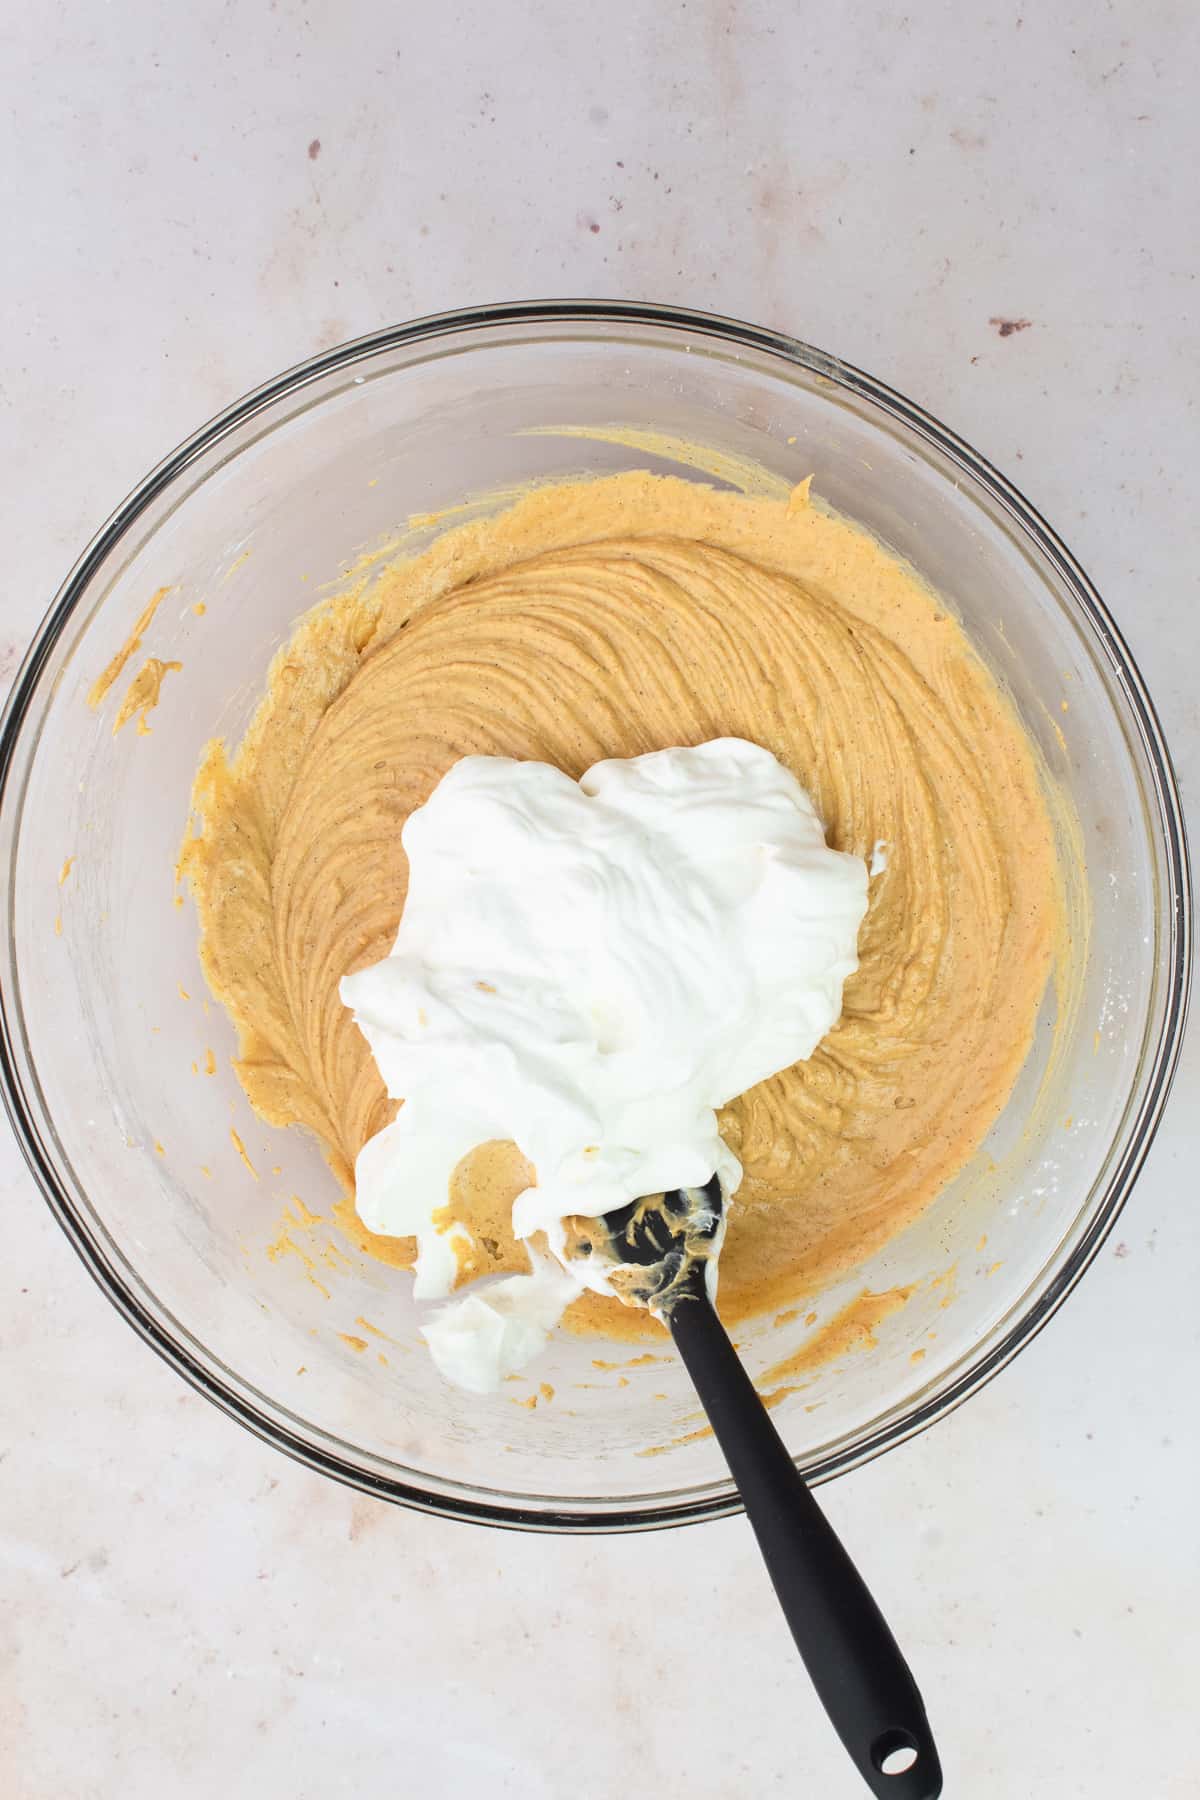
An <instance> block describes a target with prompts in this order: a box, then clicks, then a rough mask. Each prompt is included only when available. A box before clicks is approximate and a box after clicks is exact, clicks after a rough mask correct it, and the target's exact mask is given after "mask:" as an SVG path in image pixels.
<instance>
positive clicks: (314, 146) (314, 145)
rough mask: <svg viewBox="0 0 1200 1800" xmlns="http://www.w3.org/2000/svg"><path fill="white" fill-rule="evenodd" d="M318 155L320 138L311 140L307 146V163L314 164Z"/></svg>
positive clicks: (319, 152)
mask: <svg viewBox="0 0 1200 1800" xmlns="http://www.w3.org/2000/svg"><path fill="white" fill-rule="evenodd" d="M320 154H321V140H320V138H313V140H312V142H311V143H310V144H309V146H308V160H309V162H316V160H317V158H318V156H320Z"/></svg>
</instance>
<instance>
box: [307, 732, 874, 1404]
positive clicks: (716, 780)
mask: <svg viewBox="0 0 1200 1800" xmlns="http://www.w3.org/2000/svg"><path fill="white" fill-rule="evenodd" d="M403 844H404V849H405V851H406V853H407V855H408V862H409V879H408V897H407V899H406V901H405V906H404V916H403V918H402V919H401V922H400V930H399V932H398V934H397V937H396V942H395V946H394V948H393V950H392V953H391V955H390V956H388V957H385V958H384V960H383V961H382V962H379V963H376V964H375V965H374V967H372V968H369V969H364V970H361V971H360V972H359V973H358V974H355V975H349V976H347V977H346V978H345V979H344V980H343V982H342V984H341V996H342V999H343V1001H344V1002H345V1004H346V1005H347V1006H348V1007H350V1008H351V1009H352V1010H353V1013H354V1017H355V1019H356V1021H357V1023H358V1025H359V1026H360V1028H361V1030H362V1031H363V1032H364V1034H365V1035H366V1038H367V1041H368V1043H369V1044H370V1046H371V1049H372V1051H373V1053H374V1056H375V1061H376V1063H377V1065H378V1067H379V1072H380V1074H381V1076H382V1077H383V1080H384V1083H385V1084H386V1087H387V1090H388V1093H389V1094H391V1095H392V1096H393V1097H395V1098H396V1099H401V1100H403V1102H404V1104H403V1106H402V1107H401V1108H400V1111H399V1113H398V1114H397V1116H396V1118H395V1120H394V1121H393V1122H392V1124H390V1125H388V1126H387V1127H385V1129H384V1130H383V1131H381V1132H379V1133H378V1135H377V1136H375V1137H374V1138H372V1139H371V1140H370V1141H369V1142H368V1143H367V1144H365V1145H364V1146H363V1149H362V1150H361V1152H360V1154H359V1157H358V1162H357V1166H356V1171H355V1173H356V1181H357V1205H358V1211H359V1214H360V1216H361V1217H362V1219H363V1222H364V1223H365V1224H366V1225H368V1226H369V1227H370V1229H371V1230H372V1231H377V1232H382V1233H385V1234H386V1235H389V1236H397V1237H406V1236H409V1235H415V1236H416V1238H417V1240H418V1246H419V1250H418V1257H417V1264H416V1285H415V1289H414V1292H415V1293H416V1295H417V1297H418V1298H432V1297H437V1296H445V1295H448V1294H449V1293H450V1291H451V1288H452V1286H453V1283H454V1278H455V1274H456V1270H457V1260H458V1259H457V1254H456V1249H455V1245H456V1243H457V1244H462V1243H464V1242H465V1243H467V1244H469V1243H470V1232H469V1230H468V1228H467V1226H466V1225H465V1224H463V1223H462V1222H460V1221H455V1220H453V1219H448V1218H447V1213H446V1209H447V1206H448V1203H449V1197H450V1180H451V1176H452V1175H453V1173H454V1170H455V1168H456V1166H457V1165H458V1163H459V1162H460V1161H461V1160H462V1158H463V1157H465V1156H466V1155H467V1154H468V1152H469V1151H471V1150H473V1149H474V1148H475V1147H476V1146H477V1145H479V1144H482V1143H486V1142H488V1141H489V1140H492V1139H512V1140H513V1141H514V1142H515V1143H516V1144H517V1145H518V1147H519V1148H520V1150H521V1151H522V1152H523V1153H524V1155H525V1157H526V1158H527V1159H528V1161H529V1162H530V1163H532V1164H533V1166H534V1168H535V1169H536V1171H537V1185H536V1186H534V1187H530V1188H527V1189H526V1190H525V1191H524V1192H523V1193H522V1194H521V1195H520V1196H519V1197H518V1199H517V1200H516V1202H515V1204H514V1207H513V1226H514V1230H515V1232H516V1234H517V1236H518V1237H520V1238H523V1239H529V1238H531V1237H533V1236H534V1234H535V1233H538V1232H544V1233H545V1236H546V1240H547V1242H548V1245H549V1249H550V1252H551V1254H550V1255H549V1256H548V1255H546V1254H545V1252H544V1250H541V1249H540V1248H537V1247H535V1246H533V1245H531V1246H530V1273H529V1274H528V1275H515V1276H513V1275H510V1276H507V1277H504V1278H502V1279H500V1280H497V1281H494V1282H491V1283H483V1282H480V1283H476V1284H474V1285H473V1286H472V1287H471V1288H470V1290H469V1291H467V1292H466V1293H465V1294H464V1295H463V1296H462V1297H461V1298H457V1299H455V1300H454V1301H452V1302H451V1303H450V1304H449V1305H447V1306H445V1307H442V1308H441V1309H439V1311H438V1312H437V1313H436V1314H435V1315H434V1316H433V1318H432V1319H431V1320H430V1322H429V1323H428V1324H427V1325H426V1326H425V1327H424V1335H425V1338H426V1340H427V1342H428V1343H429V1347H430V1350H431V1351H432V1353H433V1356H434V1359H435V1361H436V1362H437V1363H438V1366H439V1367H440V1368H441V1370H442V1372H443V1373H444V1374H445V1375H446V1376H447V1378H448V1379H450V1380H452V1381H454V1382H456V1383H457V1384H458V1385H460V1386H462V1387H465V1388H470V1389H472V1390H474V1391H477V1392H486V1391H488V1390H490V1389H492V1388H494V1387H495V1386H497V1385H498V1383H499V1382H500V1380H501V1379H502V1378H503V1376H504V1375H506V1374H509V1373H511V1372H513V1371H514V1370H516V1369H518V1368H521V1367H523V1366H524V1365H525V1364H526V1363H527V1362H528V1361H529V1360H530V1359H531V1358H532V1357H533V1356H534V1355H536V1353H537V1351H538V1350H539V1349H540V1348H541V1347H542V1345H543V1344H544V1343H545V1341H546V1337H547V1335H548V1333H549V1332H550V1331H551V1330H552V1329H553V1327H554V1325H555V1323H556V1322H557V1320H558V1319H559V1318H560V1317H561V1314H562V1312H563V1310H564V1308H565V1307H566V1306H567V1304H568V1303H569V1302H570V1300H571V1299H572V1298H574V1297H575V1295H577V1294H579V1293H580V1292H582V1291H583V1290H584V1289H585V1288H588V1287H591V1288H594V1289H599V1290H601V1291H603V1290H605V1289H606V1288H607V1282H606V1278H605V1274H604V1269H603V1266H602V1259H599V1258H596V1257H592V1258H580V1257H573V1258H568V1257H567V1256H566V1252H565V1248H564V1245H565V1233H564V1229H563V1220H564V1219H566V1218H568V1217H571V1216H574V1215H582V1216H584V1217H589V1218H590V1217H599V1216H601V1215H603V1214H604V1213H607V1212H611V1211H612V1210H614V1209H615V1208H616V1207H619V1206H623V1205H625V1204H627V1203H628V1202H629V1201H630V1200H633V1199H636V1198H637V1197H639V1196H640V1195H643V1194H655V1193H659V1192H661V1191H664V1190H669V1189H672V1188H678V1187H700V1186H702V1185H703V1184H704V1183H705V1182H706V1181H708V1179H709V1178H710V1177H711V1176H712V1175H713V1173H714V1172H716V1173H717V1174H718V1175H719V1176H720V1178H721V1183H722V1187H723V1190H724V1194H725V1197H726V1200H727V1201H728V1199H729V1197H730V1196H731V1195H732V1194H733V1193H734V1191H735V1190H736V1188H737V1186H738V1183H739V1182H740V1180H741V1173H742V1172H741V1166H740V1164H739V1163H738V1161H737V1158H736V1157H735V1156H734V1155H733V1153H732V1152H731V1151H730V1149H729V1148H728V1146H727V1145H726V1144H725V1143H724V1142H723V1141H722V1139H721V1136H720V1134H719V1132H718V1130H717V1120H716V1111H715V1109H716V1108H718V1107H720V1106H723V1105H724V1104H725V1103H726V1102H728V1101H729V1100H732V1099H734V1098H735V1097H736V1096H737V1095H738V1094H741V1093H744V1092H745V1090H746V1089H747V1088H750V1087H753V1086H754V1085H755V1083H757V1082H759V1081H763V1080H765V1079H766V1078H767V1077H768V1076H770V1075H773V1074H775V1073H777V1071H779V1070H780V1069H786V1068H788V1067H789V1066H790V1065H791V1064H792V1063H794V1062H797V1061H799V1060H800V1059H802V1058H805V1057H808V1056H811V1054H812V1052H813V1050H814V1049H815V1048H816V1046H817V1045H818V1044H819V1043H820V1041H821V1039H822V1038H823V1037H824V1036H825V1034H826V1033H827V1032H828V1031H829V1030H830V1028H831V1027H832V1026H833V1025H834V1024H835V1023H836V1022H837V1019H838V1017H839V1015H840V1013H841V1008H842V984H843V982H844V981H845V980H846V977H847V976H848V975H850V974H852V973H853V971H854V970H855V969H856V968H857V966H858V959H857V953H856V945H857V938H858V928H859V925H860V924H861V922H862V918H863V915H864V913H865V911H866V906H867V869H866V865H865V863H864V862H863V860H862V859H861V858H860V857H856V856H848V855H844V854H842V853H841V852H839V851H835V850H830V849H829V848H828V847H827V846H826V843H825V835H824V831H823V829H822V826H821V822H820V820H819V819H818V817H817V815H816V812H815V811H814V809H813V806H812V802H811V801H810V800H809V798H808V795H807V794H806V793H805V791H804V789H803V788H802V787H801V786H800V784H799V782H798V781H796V779H795V778H794V776H792V775H790V774H789V773H788V771H787V770H786V769H784V768H783V767H782V765H781V764H780V763H778V762H777V761H776V760H775V758H774V757H773V756H772V755H771V754H770V753H769V751H766V750H763V749H761V748H760V747H759V746H757V745H755V744H750V743H746V742H744V741H743V740H741V739H738V738H719V739H716V740H715V741H713V742H712V743H708V744H701V745H699V746H698V747H697V748H695V749H674V750H660V751H656V752H654V753H653V754H651V755H648V756H638V757H633V758H631V759H630V760H629V761H624V762H622V761H609V762H601V763H597V764H596V765H595V767H594V768H591V769H589V770H588V772H587V773H586V775H584V776H583V777H582V779H581V780H579V781H577V782H576V781H573V780H571V778H570V776H568V775H565V774H563V772H562V771H561V770H560V769H556V768H552V767H550V766H549V765H548V764H546V763H536V762H512V761H509V760H507V759H505V758H501V757H487V756H468V757H464V758H463V759H462V761H461V762H458V763H456V764H455V765H454V767H453V768H452V769H451V770H450V771H449V773H448V774H447V775H446V776H445V777H444V778H443V779H442V781H441V782H440V783H439V784H438V786H437V788H436V789H435V790H434V792H433V794H432V795H431V797H430V798H429V800H428V801H427V802H426V804H425V805H424V806H422V807H420V808H419V809H418V810H417V811H416V812H414V813H413V814H412V815H411V816H410V817H409V819H408V821H407V823H406V824H405V827H404V832H403ZM435 1218H436V1223H435Z"/></svg>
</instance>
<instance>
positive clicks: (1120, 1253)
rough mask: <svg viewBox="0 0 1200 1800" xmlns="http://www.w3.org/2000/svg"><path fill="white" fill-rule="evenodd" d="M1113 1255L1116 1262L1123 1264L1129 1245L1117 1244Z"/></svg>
mask: <svg viewBox="0 0 1200 1800" xmlns="http://www.w3.org/2000/svg"><path fill="white" fill-rule="evenodd" d="M1113 1255H1114V1256H1115V1257H1116V1258H1117V1259H1118V1261H1122V1262H1123V1261H1124V1259H1125V1258H1126V1257H1127V1256H1128V1255H1129V1245H1128V1244H1118V1245H1117V1247H1116V1249H1115V1250H1114V1251H1113Z"/></svg>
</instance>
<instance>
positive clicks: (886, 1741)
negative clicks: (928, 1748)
mask: <svg viewBox="0 0 1200 1800" xmlns="http://www.w3.org/2000/svg"><path fill="white" fill-rule="evenodd" d="M917 1755H918V1749H917V1741H916V1739H915V1738H913V1737H911V1736H910V1735H909V1733H908V1732H907V1731H885V1732H883V1733H881V1735H880V1736H879V1737H877V1738H876V1739H875V1742H874V1743H873V1744H872V1745H871V1761H872V1762H873V1763H874V1764H875V1767H876V1768H877V1769H878V1770H879V1773H880V1774H881V1775H907V1774H908V1771H909V1770H910V1769H912V1768H915V1766H916V1761H917Z"/></svg>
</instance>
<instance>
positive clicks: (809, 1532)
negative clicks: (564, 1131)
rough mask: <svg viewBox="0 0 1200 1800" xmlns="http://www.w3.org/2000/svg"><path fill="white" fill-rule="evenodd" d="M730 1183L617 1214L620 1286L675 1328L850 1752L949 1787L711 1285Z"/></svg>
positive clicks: (875, 1766)
mask: <svg viewBox="0 0 1200 1800" xmlns="http://www.w3.org/2000/svg"><path fill="white" fill-rule="evenodd" d="M721 1211H722V1200H721V1188H720V1183H719V1182H718V1181H717V1179H716V1177H715V1176H714V1177H713V1179H712V1180H711V1181H710V1182H709V1183H708V1186H707V1187H704V1188H689V1189H686V1190H676V1191H675V1192H674V1193H670V1194H662V1195H655V1196H653V1197H652V1198H651V1199H648V1200H638V1201H636V1202H635V1203H634V1204H633V1205H631V1206H627V1207H623V1208H622V1209H621V1210H620V1211H619V1212H614V1213H609V1214H607V1215H606V1217H605V1219H604V1221H603V1223H604V1225H605V1227H606V1228H607V1231H608V1237H609V1245H610V1247H611V1250H612V1254H613V1256H614V1257H615V1258H616V1259H617V1260H618V1261H619V1262H621V1263H623V1264H625V1265H627V1268H626V1269H621V1270H620V1271H614V1285H620V1286H621V1287H622V1288H623V1290H624V1292H625V1293H626V1296H627V1297H628V1298H629V1299H630V1300H632V1301H634V1302H637V1303H640V1304H643V1305H649V1306H652V1307H653V1309H654V1311H655V1312H656V1313H658V1314H659V1316H660V1317H661V1318H662V1319H663V1321H664V1322H665V1323H666V1324H667V1325H668V1326H669V1327H670V1330H671V1335H672V1337H673V1338H674V1339H675V1345H676V1348H677V1349H678V1351H679V1354H680V1355H681V1356H682V1358H683V1360H684V1363H685V1364H686V1366H687V1371H688V1374H689V1375H690V1376H691V1378H692V1380H693V1381H694V1382H695V1384H696V1392H697V1393H698V1394H699V1396H700V1399H701V1401H702V1402H703V1404H704V1410H705V1412H706V1413H707V1414H708V1418H709V1422H710V1423H711V1425H712V1428H713V1431H714V1433H715V1435H716V1438H717V1442H718V1443H719V1444H720V1446H721V1449H722V1450H723V1451H724V1453H725V1458H726V1461H727V1462H728V1464H729V1469H730V1473H731V1474H732V1476H733V1479H734V1481H735V1482H736V1483H737V1486H738V1489H739V1492H740V1493H741V1496H742V1502H743V1504H744V1506H745V1508H746V1516H747V1518H748V1519H749V1520H750V1523H751V1525H752V1526H753V1528H754V1534H755V1536H756V1537H757V1539H758V1544H759V1548H760V1550H761V1551H762V1554H763V1561H764V1562H765V1563H766V1565H767V1572H768V1573H769V1575H770V1577H771V1580H772V1582H773V1583H774V1584H775V1592H776V1594H777V1595H778V1596H779V1603H780V1605H781V1606H782V1607H783V1611H784V1616H785V1617H786V1619H787V1622H788V1624H789V1625H790V1626H791V1628H792V1636H793V1637H794V1638H795V1640H796V1647H797V1649H798V1650H799V1652H800V1654H801V1656H802V1657H803V1659H804V1664H805V1667H806V1668H807V1669H808V1672H809V1675H810V1676H811V1677H812V1682H813V1686H814V1687H815V1688H816V1690H817V1693H818V1694H819V1695H820V1698H821V1702H822V1704H823V1705H824V1707H825V1710H826V1712H827V1713H828V1714H829V1717H830V1720H831V1721H832V1723H833V1726H834V1729H835V1730H836V1732H837V1734H838V1736H839V1737H840V1738H841V1740H842V1742H843V1744H844V1745H845V1746H846V1749H847V1750H848V1751H849V1753H850V1758H851V1761H852V1762H853V1763H854V1766H855V1768H857V1770H858V1771H859V1773H860V1775H861V1776H862V1778H863V1780H864V1781H865V1782H866V1784H867V1786H868V1787H869V1788H870V1790H871V1792H872V1793H873V1794H877V1795H879V1796H881V1797H882V1800H888V1797H889V1796H890V1797H891V1800H936V1797H937V1795H939V1794H940V1793H941V1791H942V1769H941V1764H940V1762H939V1761H938V1753H937V1748H936V1746H935V1744H934V1741H933V1734H932V1732H931V1731H930V1729H929V1721H928V1719H927V1718H926V1717H925V1706H924V1703H923V1701H922V1699H921V1695H920V1692H919V1690H918V1688H917V1684H916V1682H915V1681H914V1680H913V1678H912V1675H911V1673H910V1672H909V1667H908V1664H907V1663H906V1662H905V1660H904V1658H903V1656H902V1655H901V1654H900V1649H899V1646H898V1645H897V1643H896V1640H895V1638H894V1637H893V1636H892V1634H891V1632H890V1631H889V1630H888V1627H887V1624H886V1622H885V1620H884V1617H883V1614H882V1613H881V1612H880V1610H879V1608H878V1607H877V1606H876V1604H875V1602H874V1600H873V1599H872V1598H871V1595H870V1593H869V1592H868V1591H867V1586H866V1583H865V1582H864V1581H863V1579H862V1576H861V1575H860V1574H859V1573H858V1570H857V1569H856V1568H855V1566H854V1564H853V1563H852V1562H851V1560H850V1558H849V1556H848V1555H847V1554H846V1552H845V1550H844V1549H843V1548H842V1544H841V1541H840V1540H839V1538H838V1536H837V1534H836V1532H835V1531H834V1530H833V1527H832V1526H831V1525H830V1524H829V1521H828V1520H827V1519H826V1517H825V1515H824V1513H823V1512H822V1511H821V1509H820V1507H819V1506H818V1505H817V1502H816V1500H815V1499H814V1498H813V1496H812V1494H811V1492H810V1491H809V1489H808V1487H807V1486H806V1485H805V1483H804V1481H803V1479H802V1478H801V1476H800V1474H799V1472H798V1471H797V1469H796V1466H795V1464H794V1463H793V1462H792V1459H791V1457H790V1456H789V1455H788V1453H787V1450H786V1449H785V1448H784V1445H783V1441H782V1439H781V1438H780V1436H779V1434H778V1432H777V1431H776V1430H775V1427H774V1425H772V1423H771V1419H770V1415H769V1414H768V1412H767V1409H766V1408H765V1406H764V1405H763V1403H762V1401H761V1400H760V1399H759V1397H758V1395H757V1394H756V1393H755V1391H754V1384H753V1382H752V1381H751V1380H750V1377H749V1376H748V1375H747V1373H746V1371H745V1369H744V1368H743V1367H742V1365H741V1362H740V1361H739V1359H738V1355H737V1352H736V1351H735V1350H734V1348H733V1345H732V1344H731V1343H730V1341H729V1339H728V1337H727V1336H726V1334H725V1328H724V1326H723V1325H722V1324H721V1321H720V1319H718V1317H717V1314H716V1311H715V1309H714V1307H713V1306H712V1303H711V1302H710V1300H709V1298H708V1292H707V1289H706V1285H705V1270H706V1266H707V1263H708V1260H709V1256H710V1255H711V1252H712V1250H713V1248H714V1247H715V1246H716V1245H717V1244H718V1243H719V1241H720V1225H721Z"/></svg>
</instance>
